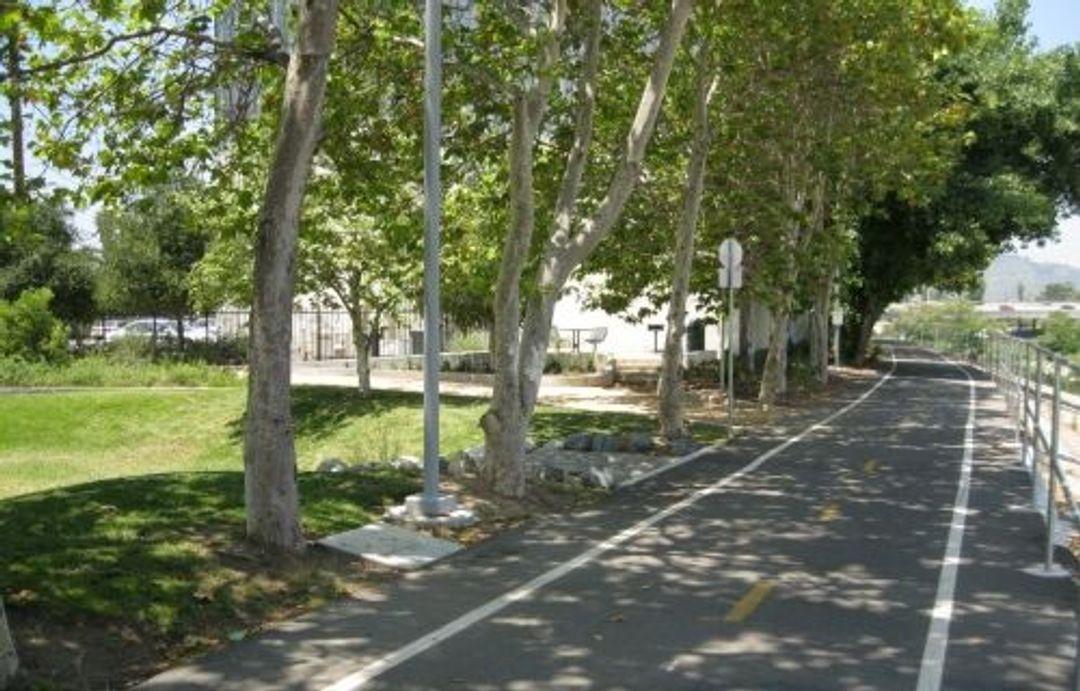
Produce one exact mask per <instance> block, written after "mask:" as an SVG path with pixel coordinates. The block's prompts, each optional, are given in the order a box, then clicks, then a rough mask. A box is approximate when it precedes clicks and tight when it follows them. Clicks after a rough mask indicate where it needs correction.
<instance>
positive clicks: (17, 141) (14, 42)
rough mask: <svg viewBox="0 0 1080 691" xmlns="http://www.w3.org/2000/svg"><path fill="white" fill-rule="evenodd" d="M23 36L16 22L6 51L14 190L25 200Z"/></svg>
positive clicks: (1, 5)
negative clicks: (21, 52)
mask: <svg viewBox="0 0 1080 691" xmlns="http://www.w3.org/2000/svg"><path fill="white" fill-rule="evenodd" d="M8 4H9V3H6V2H5V3H0V9H7V8H8ZM21 42H22V37H21V34H20V31H19V24H18V22H17V21H16V22H13V24H12V26H11V28H10V29H9V30H8V32H7V46H6V47H7V51H6V55H5V62H6V63H7V73H8V81H9V87H8V92H7V93H8V117H9V120H10V122H11V127H10V132H11V181H12V192H13V193H14V196H15V198H16V199H20V200H22V199H26V196H27V187H26V142H25V138H26V135H25V131H26V123H25V120H24V119H23V94H22V59H21V55H20V50H21V47H22V46H21Z"/></svg>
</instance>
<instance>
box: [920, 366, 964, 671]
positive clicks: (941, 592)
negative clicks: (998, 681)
mask: <svg viewBox="0 0 1080 691" xmlns="http://www.w3.org/2000/svg"><path fill="white" fill-rule="evenodd" d="M941 357H942V360H943V361H944V362H947V363H949V364H950V365H952V366H954V367H956V368H957V369H958V370H960V371H961V372H963V373H964V376H965V377H967V380H968V417H967V424H966V425H965V427H964V458H963V462H962V463H961V465H960V480H959V482H958V484H957V487H956V500H955V501H954V502H953V510H952V521H951V522H950V524H949V538H948V540H947V541H946V543H945V554H944V556H943V557H942V560H941V572H940V574H939V575H938V587H937V594H936V595H935V597H934V608H933V609H932V610H931V613H930V628H929V629H928V630H927V632H926V646H925V647H924V648H923V654H922V662H921V663H920V665H919V677H918V681H917V682H916V685H915V689H916V691H938V689H940V688H941V682H942V677H943V676H944V674H945V655H946V653H947V649H948V647H949V625H950V624H951V623H952V616H953V607H954V598H955V597H956V578H957V575H958V572H959V570H960V552H961V549H962V547H963V544H964V527H965V524H966V522H967V514H968V499H969V497H970V495H971V470H972V466H973V465H974V458H975V406H976V396H975V379H974V378H973V377H972V376H971V373H970V372H968V371H967V368H965V367H963V366H962V365H960V364H958V363H956V362H953V361H952V360H950V359H948V358H945V357H943V356H941Z"/></svg>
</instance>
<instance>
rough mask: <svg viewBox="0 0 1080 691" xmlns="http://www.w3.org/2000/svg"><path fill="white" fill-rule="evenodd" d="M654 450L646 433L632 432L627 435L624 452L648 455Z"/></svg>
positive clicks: (653, 445)
mask: <svg viewBox="0 0 1080 691" xmlns="http://www.w3.org/2000/svg"><path fill="white" fill-rule="evenodd" d="M655 448H656V444H655V443H653V438H652V435H651V434H648V433H646V432H634V433H633V434H630V435H627V444H626V450H627V451H631V452H633V453H649V452H650V451H652V450H653V449H655Z"/></svg>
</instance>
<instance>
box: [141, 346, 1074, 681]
mask: <svg viewBox="0 0 1080 691" xmlns="http://www.w3.org/2000/svg"><path fill="white" fill-rule="evenodd" d="M969 376H971V377H974V378H973V379H969ZM991 386H992V385H990V384H989V383H988V382H986V381H985V380H984V379H983V378H981V377H980V376H979V375H977V374H976V373H974V372H972V373H970V375H969V373H968V372H965V371H964V370H962V369H960V368H959V367H956V366H953V365H949V364H947V363H943V362H940V361H936V358H934V357H933V356H930V355H927V354H924V353H920V352H918V351H913V350H909V349H898V352H897V362H896V366H895V371H894V372H893V374H892V375H891V376H890V377H889V378H887V379H886V380H883V381H881V382H879V384H878V385H877V386H876V387H875V388H874V389H873V390H872V391H867V392H865V393H863V394H862V395H861V396H860V397H858V398H853V399H852V400H848V401H840V402H838V403H836V404H835V405H834V407H833V408H832V409H831V410H828V411H819V412H820V415H819V418H823V419H824V422H823V423H819V424H818V425H816V426H814V427H812V428H809V429H807V430H804V431H803V432H802V433H799V432H798V431H796V432H795V434H797V435H798V436H795V437H791V436H787V437H785V436H783V435H772V436H770V435H765V434H763V435H755V436H754V437H753V438H749V437H748V438H745V439H742V440H740V441H738V442H737V443H735V444H733V445H732V446H730V447H728V448H725V449H723V450H721V451H718V452H716V453H715V454H711V455H708V456H705V457H702V458H701V459H699V460H698V461H695V462H693V463H689V464H687V465H685V466H683V467H681V468H679V469H677V470H675V471H672V472H671V473H669V474H667V475H665V476H662V477H658V478H655V479H653V480H651V481H649V482H646V483H643V484H641V485H638V486H637V487H635V488H633V489H632V490H629V491H627V492H623V493H620V494H619V495H617V496H615V497H613V498H612V499H611V500H610V501H608V502H605V503H604V504H603V505H601V506H599V507H596V508H593V509H590V510H587V511H584V512H582V513H579V514H576V515H572V516H566V517H562V518H557V519H553V520H550V521H547V522H544V523H542V524H539V525H536V526H533V527H530V528H527V529H525V530H521V531H515V532H511V533H508V534H505V535H502V536H500V537H499V538H496V539H494V540H492V541H489V542H487V543H485V544H483V545H481V546H479V547H477V548H475V549H472V550H469V551H467V552H464V553H461V554H459V555H458V556H455V557H452V558H450V559H449V560H446V561H445V562H442V563H441V564H439V565H437V566H436V567H435V568H433V569H430V570H428V571H426V572H422V573H419V574H415V575H413V576H411V577H408V578H405V579H403V580H401V581H400V582H398V583H395V584H393V585H390V586H388V587H387V588H386V590H385V591H384V592H383V593H381V594H380V596H378V597H375V598H372V599H371V600H370V601H366V602H349V603H341V604H337V605H335V606H333V607H331V608H328V609H327V610H324V611H321V612H318V613H314V614H312V615H309V616H307V617H305V618H303V619H300V620H297V621H295V622H292V623H290V624H287V625H285V626H282V627H280V628H279V629H277V630H275V631H272V632H269V633H267V634H266V635H264V636H262V637H260V638H257V639H254V640H251V641H247V642H244V643H242V644H240V645H237V646H235V647H232V648H229V649H227V650H224V651H222V652H220V653H217V654H215V655H211V656H209V657H207V658H205V659H204V660H202V661H199V662H197V663H196V664H194V665H191V666H188V667H184V668H181V669H177V670H174V671H172V672H169V673H166V674H164V675H162V676H160V677H158V678H156V679H154V680H151V681H150V682H148V683H147V684H145V685H144V687H143V688H145V689H152V690H154V691H166V690H167V691H177V690H180V689H266V688H280V689H305V690H307V689H328V690H330V689H332V690H333V691H345V690H346V689H359V688H365V689H405V690H419V689H476V690H485V691H486V690H488V689H512V690H518V689H543V688H583V689H706V688H718V689H720V688H722V689H837V688H839V689H912V688H917V689H920V691H923V690H925V691H930V690H932V689H937V688H947V689H978V690H984V689H1006V688H1013V689H1025V690H1027V689H1047V690H1049V689H1064V688H1071V684H1073V683H1074V679H1073V674H1074V672H1073V660H1074V657H1075V649H1076V619H1075V612H1074V610H1075V604H1076V592H1075V588H1074V585H1073V583H1072V581H1071V580H1068V579H1064V580H1063V579H1045V578H1039V577H1037V576H1034V575H1030V574H1029V573H1027V572H1026V571H1025V569H1027V568H1028V567H1031V566H1033V565H1035V564H1036V563H1037V562H1038V561H1039V558H1040V554H1041V549H1040V544H1041V535H1042V526H1041V523H1040V519H1039V517H1038V515H1037V514H1035V513H1034V512H1033V511H1031V510H1030V509H1029V507H1028V500H1029V496H1030V488H1029V484H1028V480H1027V476H1026V474H1025V472H1024V471H1023V470H1022V468H1021V467H1020V466H1019V464H1018V463H1017V461H1016V460H1015V458H1016V449H1015V446H1014V444H1013V435H1012V432H1011V430H1010V429H1009V427H1008V419H1007V416H1006V414H1005V412H1004V408H1003V405H1002V402H1001V400H1000V398H999V397H998V396H997V395H996V394H994V392H993V389H992V388H991ZM787 434H790V433H787Z"/></svg>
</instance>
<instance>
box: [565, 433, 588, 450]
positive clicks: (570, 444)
mask: <svg viewBox="0 0 1080 691" xmlns="http://www.w3.org/2000/svg"><path fill="white" fill-rule="evenodd" d="M592 440H593V435H592V434H589V433H588V432H578V433H577V434H571V435H570V436H569V437H567V438H566V441H564V442H563V444H562V447H563V448H564V449H566V450H567V451H589V450H590V449H592Z"/></svg>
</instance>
